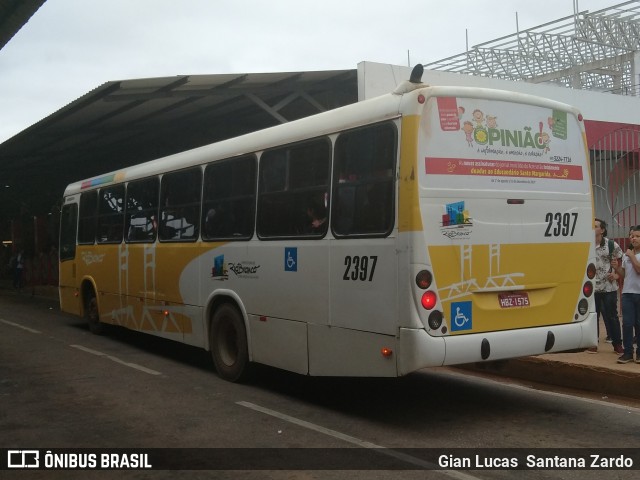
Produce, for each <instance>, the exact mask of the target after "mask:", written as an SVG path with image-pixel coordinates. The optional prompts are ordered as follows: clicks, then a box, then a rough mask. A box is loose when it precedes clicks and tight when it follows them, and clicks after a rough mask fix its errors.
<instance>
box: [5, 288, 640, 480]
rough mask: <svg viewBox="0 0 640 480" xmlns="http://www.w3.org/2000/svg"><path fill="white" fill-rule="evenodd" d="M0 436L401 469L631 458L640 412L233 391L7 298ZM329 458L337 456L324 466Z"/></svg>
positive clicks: (319, 391)
mask: <svg viewBox="0 0 640 480" xmlns="http://www.w3.org/2000/svg"><path fill="white" fill-rule="evenodd" d="M0 432H2V434H1V435H0V447H4V448H81V447H90V448H110V447H130V448H141V447H148V448H163V447H184V448H192V447H206V448H288V449H291V448H296V447H300V448H318V449H331V448H339V449H343V448H354V447H358V448H361V449H368V448H370V447H375V446H380V447H387V448H389V449H392V450H390V451H389V452H390V455H387V454H385V455H387V457H389V458H388V459H389V460H390V461H392V462H396V461H399V462H401V463H402V462H404V463H405V468H406V464H407V463H408V464H411V463H412V462H413V464H415V465H420V461H421V459H420V458H418V457H419V454H415V455H413V454H412V452H408V453H407V452H406V451H404V450H402V449H405V448H436V449H438V451H440V450H442V452H443V453H445V454H448V453H449V452H454V450H453V449H454V448H470V449H472V450H469V451H467V454H471V453H473V452H474V451H476V450H477V449H478V448H480V447H496V448H498V447H499V448H503V447H504V448H507V447H508V448H524V449H535V448H551V449H556V448H562V447H572V448H577V447H584V448H590V449H596V448H601V447H603V446H606V447H611V448H616V449H617V448H625V447H627V448H629V447H636V448H637V447H638V446H640V409H637V408H634V407H633V406H624V405H611V404H607V403H604V402H599V401H595V400H590V399H584V398H579V397H574V396H571V395H565V394H554V393H549V392H540V391H535V390H531V389H527V388H523V387H518V386H514V385H509V384H504V383H499V382H495V381H492V380H488V379H483V378H477V377H473V376H469V375H466V374H464V373H460V372H457V371H453V370H448V369H428V370H423V371H421V372H418V373H416V374H413V375H410V376H408V377H406V378H402V379H326V378H307V377H302V376H298V375H293V374H289V373H286V372H280V371H277V370H274V369H270V368H266V367H263V368H258V369H257V370H256V375H255V378H254V380H253V381H252V382H251V383H249V384H245V385H238V384H231V383H228V382H225V381H222V380H220V379H219V378H218V377H217V376H216V375H215V373H214V371H213V367H212V363H211V361H210V360H209V358H208V355H207V354H206V353H205V352H202V351H200V350H197V349H193V348H190V347H185V346H181V345H177V344H174V343H172V342H167V341H163V340H160V339H155V338H152V337H148V336H143V335H139V334H136V333H133V332H127V331H124V330H120V329H113V330H111V331H110V333H109V334H108V335H106V336H94V335H91V334H90V333H89V332H88V330H87V329H86V328H85V325H84V324H83V323H82V321H81V320H80V319H78V318H75V317H73V316H70V315H66V314H63V313H60V312H59V311H58V310H57V306H56V305H55V303H52V302H50V301H44V300H38V299H33V298H30V297H20V296H15V295H8V294H0ZM358 451H359V450H358ZM280 452H286V451H284V450H282V451H280ZM322 452H323V450H318V454H319V455H322ZM354 452H356V451H355V450H354ZM397 452H399V453H397ZM396 453H397V454H396ZM354 458H355V457H354ZM335 460H343V459H341V458H340V456H337V457H336V456H334V457H331V456H330V455H329V456H328V460H327V461H335ZM285 463H286V460H285ZM638 472H639V470H636V471H633V472H631V471H623V472H616V471H605V472H597V471H590V472H584V471H583V472H576V471H573V472H571V471H551V470H545V471H522V472H517V473H516V472H513V471H498V470H491V471H489V470H484V469H481V470H465V471H463V472H462V473H461V472H459V471H447V472H443V471H412V470H395V471H388V470H387V471H379V472H366V471H365V472H362V471H357V472H344V471H317V470H315V471H314V470H309V471H248V472H238V471H225V472H223V471H216V472H201V471H198V472H193V471H191V472H181V473H180V474H179V477H180V478H216V479H219V478H230V479H239V478H242V479H254V478H255V479H262V478H274V479H323V480H324V479H329V480H331V479H343V478H350V479H365V478H366V479H371V478H373V479H377V478H380V479H386V478H403V479H405V478H406V479H413V478H416V479H417V478H421V479H425V478H426V479H448V478H458V479H464V480H474V479H479V478H482V479H507V478H509V479H510V478H513V476H514V474H517V476H518V478H524V479H539V478H543V479H573V478H575V479H582V478H587V479H589V478H594V479H596V478H598V479H601V478H619V479H632V478H637V476H638ZM0 477H2V478H16V479H27V478H28V479H32V478H37V479H40V478H42V479H50V478H72V479H73V478H78V479H80V478H82V479H86V478H176V473H175V472H168V471H155V472H137V471H136V472H132V471H129V472H87V471H85V472H73V471H63V472H52V471H49V472H43V471H39V472H24V471H20V472H16V471H11V472H6V471H5V472H0Z"/></svg>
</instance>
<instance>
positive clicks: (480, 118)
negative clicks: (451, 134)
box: [472, 108, 484, 127]
mask: <svg viewBox="0 0 640 480" xmlns="http://www.w3.org/2000/svg"><path fill="white" fill-rule="evenodd" d="M472 116H473V121H474V122H476V126H478V127H482V125H483V124H484V113H482V110H478V109H477V108H476V109H475V110H474V111H473V114H472Z"/></svg>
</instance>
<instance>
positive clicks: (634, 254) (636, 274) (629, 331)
mask: <svg viewBox="0 0 640 480" xmlns="http://www.w3.org/2000/svg"><path fill="white" fill-rule="evenodd" d="M611 266H612V267H613V269H614V270H615V272H616V273H617V274H618V275H620V276H621V277H623V278H624V285H623V287H622V297H621V298H622V300H621V303H622V343H623V345H624V353H623V354H622V355H621V356H620V357H618V363H629V362H632V361H633V331H634V328H635V330H636V332H638V331H640V225H636V226H635V227H633V228H632V229H631V246H630V247H629V249H627V251H626V252H625V255H624V257H622V265H620V262H619V261H618V259H616V258H614V259H612V260H611ZM636 363H640V347H639V348H638V349H637V350H636Z"/></svg>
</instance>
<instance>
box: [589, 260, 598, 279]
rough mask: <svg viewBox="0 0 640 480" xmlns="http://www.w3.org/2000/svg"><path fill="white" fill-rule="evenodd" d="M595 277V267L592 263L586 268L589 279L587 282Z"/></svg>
mask: <svg viewBox="0 0 640 480" xmlns="http://www.w3.org/2000/svg"><path fill="white" fill-rule="evenodd" d="M595 276H596V266H595V265H594V264H593V263H590V264H589V266H588V267H587V277H589V280H593V279H594V277H595Z"/></svg>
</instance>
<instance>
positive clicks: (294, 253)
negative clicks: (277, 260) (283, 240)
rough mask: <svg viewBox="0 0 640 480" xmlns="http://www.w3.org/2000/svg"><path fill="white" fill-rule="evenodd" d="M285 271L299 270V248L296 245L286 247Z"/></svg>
mask: <svg viewBox="0 0 640 480" xmlns="http://www.w3.org/2000/svg"><path fill="white" fill-rule="evenodd" d="M284 271H285V272H297V271H298V249H297V248H295V247H292V248H285V249H284Z"/></svg>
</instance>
